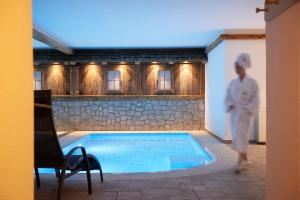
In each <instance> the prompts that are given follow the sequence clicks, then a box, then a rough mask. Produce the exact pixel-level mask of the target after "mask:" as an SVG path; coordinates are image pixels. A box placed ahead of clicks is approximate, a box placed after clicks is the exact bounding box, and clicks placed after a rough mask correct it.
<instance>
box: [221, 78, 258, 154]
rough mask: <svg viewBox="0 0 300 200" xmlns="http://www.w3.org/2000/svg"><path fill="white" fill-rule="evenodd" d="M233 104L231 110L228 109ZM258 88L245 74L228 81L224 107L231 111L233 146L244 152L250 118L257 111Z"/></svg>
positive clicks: (247, 139) (249, 127)
mask: <svg viewBox="0 0 300 200" xmlns="http://www.w3.org/2000/svg"><path fill="white" fill-rule="evenodd" d="M230 106H234V109H233V110H229V107H230ZM258 106H259V90H258V86H257V83H256V81H255V80H254V79H252V78H250V77H248V76H245V77H244V79H243V80H242V81H241V80H240V79H239V78H237V79H234V80H232V81H231V82H230V84H229V86H228V89H227V94H226V109H227V111H228V112H230V113H231V127H230V128H231V133H232V136H233V139H232V144H233V147H234V148H235V149H236V150H237V151H238V152H240V153H246V152H247V147H248V143H249V135H250V131H251V128H252V127H251V125H253V124H252V123H251V121H252V119H251V118H253V117H254V116H255V114H256V113H257V111H258Z"/></svg>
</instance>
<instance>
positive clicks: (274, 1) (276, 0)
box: [256, 0, 279, 13]
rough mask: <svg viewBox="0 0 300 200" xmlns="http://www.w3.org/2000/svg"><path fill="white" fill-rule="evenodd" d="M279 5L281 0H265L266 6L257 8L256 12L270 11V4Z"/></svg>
mask: <svg viewBox="0 0 300 200" xmlns="http://www.w3.org/2000/svg"><path fill="white" fill-rule="evenodd" d="M272 4H273V5H277V4H279V0H265V7H264V8H256V13H259V12H268V11H269V5H272Z"/></svg>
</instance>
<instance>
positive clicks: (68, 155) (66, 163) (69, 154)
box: [64, 146, 90, 168]
mask: <svg viewBox="0 0 300 200" xmlns="http://www.w3.org/2000/svg"><path fill="white" fill-rule="evenodd" d="M78 149H80V150H81V153H82V156H83V160H84V161H85V162H86V164H87V167H88V168H89V167H90V166H89V163H88V157H87V155H86V151H85V148H84V147H81V146H76V147H73V148H72V149H71V150H70V151H69V152H68V154H67V155H66V160H65V163H64V167H67V166H68V163H69V160H70V158H71V156H72V155H73V154H74V152H75V151H77V150H78ZM80 162H81V160H80ZM80 162H79V163H80ZM75 167H76V166H70V168H75Z"/></svg>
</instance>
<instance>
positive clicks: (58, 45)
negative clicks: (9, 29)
mask: <svg viewBox="0 0 300 200" xmlns="http://www.w3.org/2000/svg"><path fill="white" fill-rule="evenodd" d="M33 38H34V39H36V40H38V41H40V42H42V43H44V44H47V45H48V46H51V47H53V48H55V49H57V50H58V51H61V52H63V53H64V54H67V55H71V54H73V49H72V48H71V47H68V46H67V45H65V44H63V43H62V42H60V41H58V40H57V39H56V38H53V37H51V36H50V35H48V34H47V33H44V32H42V31H40V30H39V29H38V28H36V27H33Z"/></svg>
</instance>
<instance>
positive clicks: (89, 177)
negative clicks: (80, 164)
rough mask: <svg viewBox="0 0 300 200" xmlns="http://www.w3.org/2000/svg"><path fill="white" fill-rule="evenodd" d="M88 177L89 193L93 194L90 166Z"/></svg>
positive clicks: (87, 171) (87, 172)
mask: <svg viewBox="0 0 300 200" xmlns="http://www.w3.org/2000/svg"><path fill="white" fill-rule="evenodd" d="M86 178H87V182H88V190H89V194H92V181H91V172H90V169H89V168H88V169H87V170H86Z"/></svg>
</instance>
